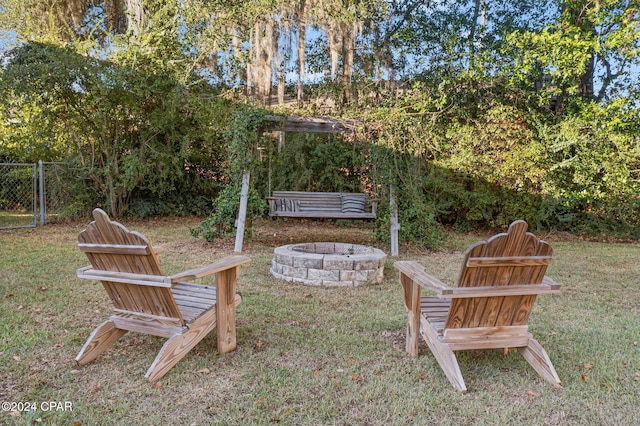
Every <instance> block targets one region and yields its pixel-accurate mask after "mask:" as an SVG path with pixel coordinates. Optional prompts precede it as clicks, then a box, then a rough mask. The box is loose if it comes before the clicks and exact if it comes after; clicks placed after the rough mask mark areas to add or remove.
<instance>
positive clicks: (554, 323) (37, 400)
mask: <svg viewBox="0 0 640 426" xmlns="http://www.w3.org/2000/svg"><path fill="white" fill-rule="evenodd" d="M87 223H88V221H87V222H86V223H82V224H65V225H47V226H45V227H42V228H40V227H39V228H36V229H14V230H6V231H0V402H16V403H28V404H27V405H24V404H22V405H21V407H22V409H23V410H24V409H27V411H22V412H16V411H10V410H9V409H7V408H10V407H8V406H7V405H6V404H3V406H2V407H3V410H2V412H0V424H3V425H4V424H8V425H11V424H20V425H23V424H24V425H26V424H29V425H30V424H56V425H73V424H81V425H102V424H104V425H114V424H126V425H136V424H140V425H189V424H195V425H200V424H202V425H208V424H223V425H225V424H229V425H237V424H265V425H266V424H291V425H405V424H416V425H453V424H465V425H466V424H492V425H493V424H510V425H511V424H522V425H545V424H549V425H565V424H568V425H585V424H594V425H639V424H640V409H639V408H638V407H640V346H639V343H638V342H639V341H640V245H639V244H637V243H624V244H623V243H600V242H585V241H580V240H579V239H577V238H574V237H569V236H558V235H550V236H545V235H542V236H541V237H544V238H545V239H546V240H547V241H549V242H550V243H551V245H552V246H553V247H554V250H555V252H554V260H553V263H552V265H551V267H550V270H549V272H548V274H549V275H550V276H552V277H553V278H554V279H555V280H556V281H558V282H559V283H561V284H562V285H563V287H562V293H561V294H559V295H546V296H540V297H539V298H538V300H537V302H536V305H535V307H534V311H533V314H532V317H531V320H530V322H529V326H530V331H531V332H532V333H533V334H534V336H535V337H536V338H537V339H538V340H539V341H540V343H541V344H542V345H543V346H544V347H545V349H546V350H547V352H548V354H549V356H550V358H551V360H552V361H553V363H554V366H555V368H556V371H557V372H558V375H559V376H560V378H561V380H562V382H563V388H562V389H555V388H553V387H552V386H551V385H550V384H548V383H547V382H545V381H544V380H543V379H542V378H540V377H539V376H538V375H537V374H536V373H535V372H534V371H533V369H532V368H531V367H529V365H528V364H527V363H526V361H524V359H523V358H522V357H521V356H520V354H519V353H518V352H517V351H514V352H510V353H509V354H508V355H506V356H504V355H502V354H501V353H500V352H498V351H468V352H459V353H458V359H459V362H460V368H461V370H462V374H463V376H464V378H465V381H466V384H467V387H468V389H469V392H468V393H467V394H464V395H462V394H458V393H457V392H455V391H454V389H453V387H452V386H451V385H450V384H449V382H448V381H447V379H446V378H445V376H444V374H443V373H442V371H441V370H440V367H439V366H438V363H437V362H436V360H435V359H434V358H433V356H432V355H431V353H430V352H429V350H428V349H427V347H426V345H425V344H424V343H423V342H421V346H420V350H421V354H420V356H418V357H415V358H412V357H410V356H408V355H407V354H406V353H405V352H404V333H405V326H406V313H405V308H404V306H403V304H402V290H401V287H400V284H399V283H398V277H397V275H396V273H395V272H394V270H393V260H392V259H390V258H388V259H387V265H386V268H385V279H384V281H383V282H382V284H380V285H363V286H360V287H355V288H316V287H307V286H301V285H297V284H288V283H285V282H281V281H278V280H276V279H274V278H273V277H272V276H271V275H270V273H269V266H270V263H271V258H272V254H273V248H274V247H275V246H278V245H283V244H288V243H291V242H302V241H312V240H316V241H322V240H324V241H345V242H353V243H365V244H374V242H373V241H371V229H370V228H368V227H366V226H362V225H359V226H355V227H353V226H336V225H334V224H328V223H323V222H299V221H286V220H281V221H278V222H271V221H264V222H259V223H256V224H255V225H254V228H253V238H252V239H251V240H250V241H248V242H247V243H246V250H245V253H246V254H247V255H249V256H250V257H251V258H252V259H253V260H252V262H251V263H249V264H248V265H244V266H243V267H242V268H241V275H240V281H239V284H238V289H239V290H240V291H241V292H242V294H243V297H244V301H243V303H242V304H241V305H240V307H239V308H238V318H237V328H238V344H239V347H238V350H237V351H235V352H232V353H230V354H226V355H218V354H217V352H216V341H215V340H216V333H215V332H213V333H211V334H210V335H209V336H207V337H206V338H205V339H204V340H203V341H202V342H201V343H200V344H199V345H198V346H196V347H195V348H194V349H193V350H192V351H191V352H190V353H189V354H188V355H187V356H186V357H185V358H184V359H183V360H182V361H180V362H179V363H178V364H177V365H176V366H175V367H174V368H173V369H172V370H171V371H170V372H169V374H168V375H167V376H165V377H163V378H162V380H161V381H160V382H158V383H155V384H150V383H147V382H146V380H145V379H144V374H145V372H146V370H147V368H148V367H149V366H150V365H151V363H152V361H153V359H154V358H155V356H156V354H157V352H158V350H159V349H160V347H161V346H162V343H163V342H164V340H163V339H160V338H155V337H151V336H146V335H141V334H135V333H128V334H127V335H125V336H124V337H123V338H122V339H120V340H119V341H118V342H117V343H116V344H115V345H114V346H113V347H112V348H111V349H109V350H108V351H106V352H105V353H104V354H103V355H102V356H101V357H99V358H98V359H97V360H96V361H95V362H93V363H91V364H89V365H87V366H85V367H78V366H77V365H76V363H75V361H74V358H75V356H76V355H77V353H78V352H79V351H80V348H81V347H82V345H83V344H84V342H85V340H86V339H87V337H88V335H89V334H90V332H91V331H92V330H93V329H94V328H95V327H96V326H97V325H98V324H99V323H101V322H102V321H104V320H105V319H107V318H108V316H109V315H110V311H111V305H110V302H109V300H108V296H107V294H106V292H105V291H104V290H103V288H102V286H101V284H100V283H94V282H91V281H85V280H79V279H77V278H76V276H75V271H76V269H77V268H79V267H82V266H85V265H86V264H87V260H86V258H85V257H84V254H82V253H81V252H79V251H78V250H77V248H76V246H75V244H76V237H77V234H78V232H79V231H81V230H82V229H83V228H84V227H85V226H86V224H87ZM197 223H198V219H186V220H185V219H179V220H178V219H176V220H153V221H145V222H140V223H130V222H127V223H126V225H127V226H128V227H129V228H130V229H132V230H138V231H141V232H143V233H144V234H145V235H147V237H149V239H150V240H151V241H152V243H154V245H156V246H163V247H164V248H165V252H164V253H163V254H161V255H160V259H161V262H162V264H163V267H164V269H165V273H167V274H171V273H175V272H179V271H181V270H183V269H186V268H190V267H195V266H200V265H202V264H203V263H206V262H208V261H210V260H213V259H215V258H219V257H223V256H225V255H228V254H231V253H232V250H233V241H223V242H220V243H218V244H216V245H214V246H211V245H210V244H208V243H206V242H204V241H203V240H198V239H194V238H192V237H190V234H189V228H190V227H193V226H195V225H196V224H197ZM484 237H485V236H481V237H479V236H470V235H452V238H451V239H450V240H449V242H448V247H447V249H446V250H444V251H442V252H437V253H433V252H427V251H424V250H418V249H416V248H412V247H403V248H402V250H401V252H402V255H401V256H400V257H399V259H401V260H409V259H410V260H418V261H419V262H421V263H422V264H424V265H425V266H426V268H427V270H428V271H430V272H431V273H433V274H434V275H436V276H438V277H439V278H441V279H442V280H443V281H445V282H447V283H450V284H452V283H453V282H454V281H455V279H456V275H457V273H458V270H459V268H460V260H461V253H462V251H463V250H464V249H465V248H466V247H467V246H468V245H470V244H471V243H473V242H475V241H477V240H479V239H482V238H484ZM380 248H383V249H386V247H380ZM386 251H388V250H386ZM49 402H54V404H49ZM32 404H33V405H32ZM32 409H33V410H32Z"/></svg>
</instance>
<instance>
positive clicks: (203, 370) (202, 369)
mask: <svg viewBox="0 0 640 426" xmlns="http://www.w3.org/2000/svg"><path fill="white" fill-rule="evenodd" d="M198 373H202V374H209V373H211V370H209V369H208V368H201V369H200V370H198Z"/></svg>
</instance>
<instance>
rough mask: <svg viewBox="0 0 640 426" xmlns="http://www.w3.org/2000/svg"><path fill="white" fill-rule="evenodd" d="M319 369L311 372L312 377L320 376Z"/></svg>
mask: <svg viewBox="0 0 640 426" xmlns="http://www.w3.org/2000/svg"><path fill="white" fill-rule="evenodd" d="M320 370H321V369H320V368H318V369H317V370H316V371H314V372H313V375H314V376H316V377H318V376H319V375H320Z"/></svg>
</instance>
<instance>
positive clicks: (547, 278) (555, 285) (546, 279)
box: [542, 275, 560, 292]
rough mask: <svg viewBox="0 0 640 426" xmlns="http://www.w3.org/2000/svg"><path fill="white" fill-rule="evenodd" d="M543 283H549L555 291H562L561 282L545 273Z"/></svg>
mask: <svg viewBox="0 0 640 426" xmlns="http://www.w3.org/2000/svg"><path fill="white" fill-rule="evenodd" d="M542 284H545V285H548V286H549V288H550V289H551V290H553V291H554V292H555V291H556V290H557V291H558V292H560V284H558V283H557V282H555V281H554V279H553V278H551V277H550V276H547V275H545V276H544V278H543V279H542Z"/></svg>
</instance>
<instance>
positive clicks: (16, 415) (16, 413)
mask: <svg viewBox="0 0 640 426" xmlns="http://www.w3.org/2000/svg"><path fill="white" fill-rule="evenodd" d="M9 415H10V416H11V417H20V416H21V414H20V411H9Z"/></svg>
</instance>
